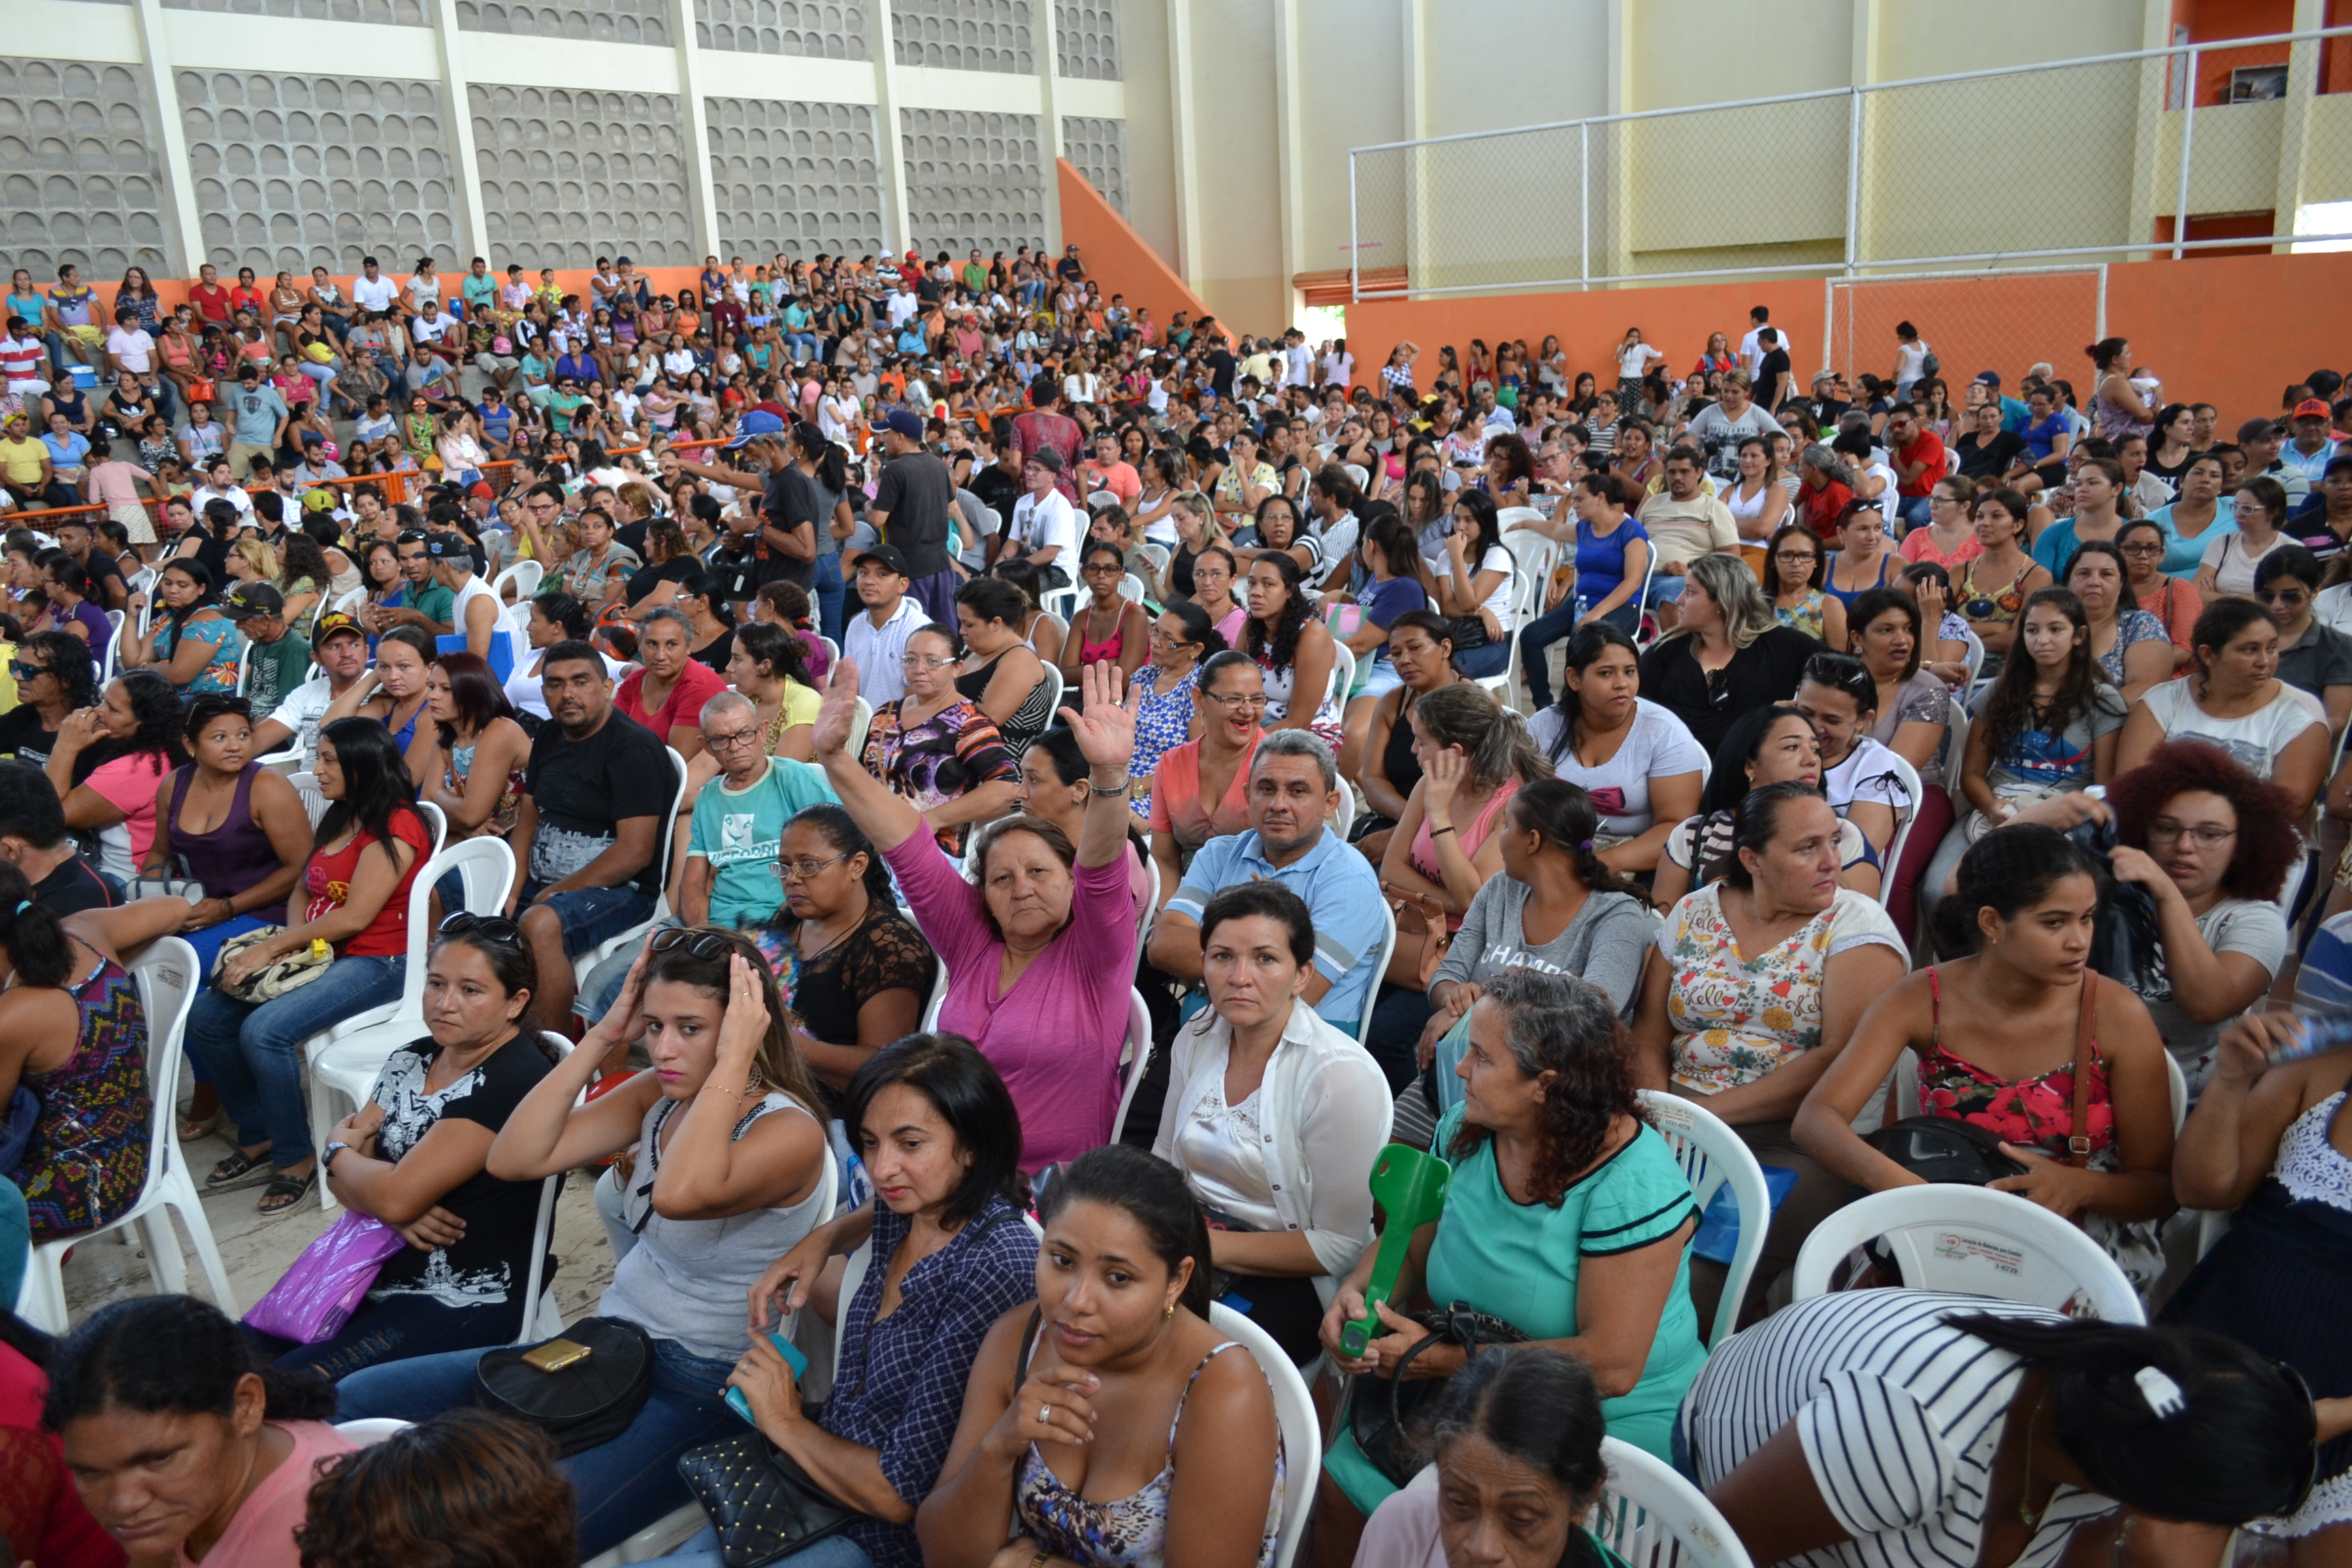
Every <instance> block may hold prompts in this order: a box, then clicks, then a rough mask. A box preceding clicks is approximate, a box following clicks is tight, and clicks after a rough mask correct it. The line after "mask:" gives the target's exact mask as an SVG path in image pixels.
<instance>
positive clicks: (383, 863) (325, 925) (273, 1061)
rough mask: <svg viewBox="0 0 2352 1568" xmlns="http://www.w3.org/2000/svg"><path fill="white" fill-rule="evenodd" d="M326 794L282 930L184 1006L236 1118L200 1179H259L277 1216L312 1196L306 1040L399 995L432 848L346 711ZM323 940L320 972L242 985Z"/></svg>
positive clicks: (328, 765)
mask: <svg viewBox="0 0 2352 1568" xmlns="http://www.w3.org/2000/svg"><path fill="white" fill-rule="evenodd" d="M317 775H318V781H319V791H320V794H321V795H324V796H325V797H326V799H327V803H328V805H327V814H326V816H324V817H322V818H321V819H320V823H319V826H318V828H317V831H316V833H315V835H314V837H313V838H312V840H311V844H312V847H311V851H310V858H309V860H308V861H307V862H306V863H305V865H304V868H303V872H302V876H301V879H300V881H299V884H298V885H297V887H296V888H295V889H294V893H293V896H292V897H290V898H289V899H288V900H287V901H286V921H285V925H284V929H283V930H281V931H278V934H276V935H274V936H268V937H265V938H263V939H262V940H261V941H259V942H255V943H253V944H252V945H250V946H248V947H246V948H243V949H241V950H240V951H238V952H236V953H233V954H231V955H229V956H228V957H227V958H226V959H225V960H224V961H223V962H222V963H221V966H220V968H219V970H218V972H217V973H215V975H214V982H215V983H214V984H212V985H209V986H207V987H205V989H204V990H203V991H201V992H199V993H198V994H197V995H196V1000H195V1005H194V1007H193V1008H192V1009H191V1010H190V1012H189V1014H188V1025H187V1041H188V1051H189V1054H190V1055H192V1056H194V1057H195V1058H196V1059H197V1060H199V1061H201V1062H202V1063H203V1064H204V1067H205V1073H206V1074H207V1075H208V1076H209V1077H210V1078H211V1079H212V1081H213V1082H214V1083H215V1084H217V1085H219V1087H220V1097H221V1103H222V1104H223V1105H224V1106H225V1107H226V1108H227V1110H228V1113H229V1114H230V1115H231V1116H232V1117H234V1118H236V1124H237V1135H236V1146H235V1148H234V1149H233V1150H232V1151H231V1152H230V1154H229V1156H228V1158H226V1159H225V1160H223V1161H221V1162H220V1163H218V1164H216V1165H215V1166H214V1167H213V1169H212V1173H210V1174H209V1175H207V1176H206V1177H205V1188H206V1189H207V1190H209V1191H214V1192H220V1191H225V1190H226V1189H228V1188H231V1187H236V1186H242V1185H245V1184H247V1182H250V1181H254V1180H264V1181H266V1182H267V1185H266V1186H264V1187H263V1189H262V1194H261V1199H260V1205H259V1208H260V1212H261V1213H262V1214H263V1215H280V1214H283V1213H285V1212H286V1211H287V1210H288V1209H289V1208H291V1207H292V1206H293V1205H295V1204H297V1203H299V1202H300V1201H301V1200H302V1198H303V1197H305V1196H306V1195H308V1194H309V1193H310V1185H311V1182H312V1180H313V1179H314V1177H315V1176H316V1174H317V1173H316V1172H315V1170H314V1169H313V1168H312V1166H313V1162H312V1160H311V1157H310V1147H311V1145H310V1103H309V1101H308V1100H307V1099H306V1098H305V1097H304V1095H303V1093H302V1083H301V1078H302V1073H301V1068H302V1042H303V1041H305V1040H307V1039H309V1038H310V1037H311V1036H312V1035H315V1034H317V1033H319V1032H320V1030H322V1029H326V1028H331V1027H332V1026H334V1025H336V1024H338V1023H341V1021H342V1020H343V1019H345V1018H348V1017H350V1016H352V1015H353V1014H355V1013H361V1012H364V1011H366V1010H367V1009H368V1008H370V1007H374V1006H379V1005H383V1004H385V1003H389V1002H394V1001H397V1000H398V999H399V997H400V992H401V983H402V979H403V974H404V970H405V968H406V966H407V956H408V894H409V885H410V883H411V882H412V881H414V880H415V876H416V872H417V869H418V868H419V867H421V866H422V865H423V864H424V863H425V859H426V858H427V857H429V856H430V855H431V854H432V850H433V835H432V831H431V829H429V828H427V827H426V826H425V820H424V818H423V817H421V816H418V815H417V812H416V809H415V806H414V805H412V804H411V790H410V786H409V783H408V774H407V772H406V770H405V768H404V766H403V765H402V763H401V758H400V753H399V752H396V751H394V749H393V745H392V738H391V736H390V735H388V734H387V733H386V732H385V731H384V728H383V725H381V724H379V723H377V722H376V721H374V720H372V719H356V718H354V719H338V720H335V721H332V722H331V723H328V724H326V725H324V726H322V727H321V728H320V731H319V761H318V767H317ZM316 943H323V944H325V945H326V946H327V947H328V948H329V949H330V950H331V952H332V953H333V957H332V959H331V962H330V963H328V965H327V967H326V970H325V972H324V973H321V974H320V975H319V976H318V977H317V978H316V979H314V980H312V981H311V982H310V983H309V984H303V985H299V986H297V987H295V988H294V989H292V990H289V991H286V992H283V993H281V994H278V995H277V996H274V997H272V998H270V999H269V1000H268V1001H264V1002H246V1001H240V1000H238V999H237V998H236V997H234V996H232V995H230V994H229V993H228V992H227V991H226V990H225V989H223V987H224V986H229V985H236V984H241V983H242V982H244V981H246V980H247V979H249V978H250V977H252V976H254V975H257V974H258V973H261V972H262V971H263V970H265V969H267V968H268V966H269V965H271V964H274V963H279V962H280V961H282V960H285V959H289V958H293V957H296V956H298V955H300V954H303V953H305V952H310V951H311V950H312V948H313V945H314V944H316Z"/></svg>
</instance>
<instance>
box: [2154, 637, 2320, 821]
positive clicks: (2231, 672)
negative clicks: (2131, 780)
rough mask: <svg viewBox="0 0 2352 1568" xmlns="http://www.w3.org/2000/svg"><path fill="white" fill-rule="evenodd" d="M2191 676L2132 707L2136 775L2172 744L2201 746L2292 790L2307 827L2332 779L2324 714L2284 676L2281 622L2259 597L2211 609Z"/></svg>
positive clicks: (2196, 644) (2196, 643)
mask: <svg viewBox="0 0 2352 1568" xmlns="http://www.w3.org/2000/svg"><path fill="white" fill-rule="evenodd" d="M2189 645H2190V657H2191V658H2192V659H2193V661H2194V662H2193V663H2192V664H2191V665H2190V667H2189V673H2188V674H2187V675H2184V676H2182V677H2181V678H2180V679H2178V680H2168V681H2166V682H2164V683H2163V684H2162V685H2160V686H2152V687H2150V688H2149V689H2148V690H2147V695H2146V696H2144V697H2142V698H2141V699H2140V700H2138V701H2137V702H2135V703H2133V704H2132V705H2131V712H2130V714H2129V715H2128V716H2127V717H2126V719H2125V720H2124V730H2123V734H2122V736H2121V738H2120V739H2119V740H2118V741H2117V742H2116V765H2115V772H2116V773H2128V772H2129V771H2130V770H2132V769H2133V768H2136V767H2137V766H2139V765H2140V763H2144V762H2146V761H2147V759H2148V757H2149V756H2150V755H2151V754H2152V753H2153V752H2155V751H2156V749H2157V747H2158V746H2160V745H2162V744H2164V743H2165V742H2168V741H2202V742H2205V743H2206V744H2207V745H2210V746H2217V747H2219V748H2220V749H2221V750H2222V751H2224V752H2228V753H2229V754H2230V755H2231V757H2232V758H2234V759H2236V761H2237V762H2238V763H2239V764H2240V765H2241V766H2242V767H2243V768H2244V769H2245V770H2246V771H2247V772H2248V773H2252V774H2253V775H2254V776H2255V777H2256V778H2258V779H2268V780H2269V781H2270V782H2271V783H2273V784H2276V785H2278V787H2279V788H2280V789H2282V790H2284V792H2285V793H2286V797H2287V805H2289V806H2290V807H2291V808H2292V809H2293V811H2294V816H2295V819H2296V820H2297V821H2300V820H2301V819H2302V818H2303V816H2304V814H2305V813H2306V812H2308V811H2309V810H2310V809H2311V803H2312V802H2313V801H2315V800H2316V799H2317V798H2318V797H2319V791H2320V787H2321V786H2322V785H2323V784H2326V782H2327V758H2328V750H2329V747H2328V737H2327V721H2326V710H2323V709H2322V708H2321V707H2320V705H2319V700H2318V699H2317V698H2315V697H2314V696H2312V695H2311V694H2310V693H2309V692H2306V691H2304V690H2301V689H2297V688H2295V687H2293V686H2289V685H2288V684H2287V683H2286V682H2285V681H2284V680H2281V679H2278V655H2279V632H2278V623H2277V622H2276V621H2274V620H2273V619H2272V618H2271V613H2270V612H2269V611H2268V610H2265V609H2264V608H2263V607H2262V605H2258V604H2255V603H2254V602H2253V601H2252V600H2251V599H2239V598H2225V599H2221V600H2217V601H2216V602H2214V603H2213V604H2211V605H2208V606H2207V607H2206V609H2205V612H2204V614H2202V615H2200V616H2198V617H2197V627H2196V629H2195V630H2194V631H2192V632H2191V633H2189Z"/></svg>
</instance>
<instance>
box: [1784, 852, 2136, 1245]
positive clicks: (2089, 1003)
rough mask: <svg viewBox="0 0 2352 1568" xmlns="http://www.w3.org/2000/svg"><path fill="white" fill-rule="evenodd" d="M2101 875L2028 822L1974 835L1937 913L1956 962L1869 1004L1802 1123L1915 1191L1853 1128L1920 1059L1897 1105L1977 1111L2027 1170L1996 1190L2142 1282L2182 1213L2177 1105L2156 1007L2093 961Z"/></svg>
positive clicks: (1879, 1177)
mask: <svg viewBox="0 0 2352 1568" xmlns="http://www.w3.org/2000/svg"><path fill="white" fill-rule="evenodd" d="M2100 880H2101V879H2100V874H2099V870H2098V868H2097V866H2096V865H2095V862H2094V861H2093V860H2092V858H2091V857H2090V855H2089V854H2088V852H2086V851H2085V850H2084V849H2083V848H2082V847H2079V846H2078V845H2076V844H2075V842H2074V840H2073V839H2072V838H2070V837H2067V836H2066V835H2065V834H2063V833H2061V832H2059V831H2058V830H2057V829H2056V828H2054V827H2045V826H2042V825H2041V824H2039V823H2017V824H2012V825H2011V826H2007V827H1997V828H1995V829H1993V830H1992V831H1991V832H1990V833H1988V834H1986V835H1985V836H1984V837H1982V838H1980V839H1979V840H1977V842H1976V844H1975V845H1974V846H1973V847H1970V848H1969V852H1968V853H1967V854H1966V855H1965V856H1963V857H1961V858H1960V864H1959V871H1958V889H1957V890H1956V891H1954V892H1953V893H1951V894H1949V895H1948V896H1947V897H1945V898H1944V899H1943V900H1942V901H1940V902H1939V903H1937V906H1936V910H1935V914H1934V916H1933V918H1932V921H1931V924H1932V927H1933V937H1934V942H1935V947H1936V951H1937V953H1939V954H1949V955H1952V961H1951V962H1947V963H1937V964H1930V965H1929V966H1928V968H1927V973H1924V974H1914V975H1912V976H1911V977H1909V978H1908V979H1906V980H1904V981H1902V982H1900V983H1899V984H1895V985H1894V986H1893V988H1892V989H1886V990H1885V994H1881V995H1877V997H1876V1000H1875V1001H1872V1002H1870V1003H1869V1012H1868V1013H1867V1015H1866V1016H1864V1018H1863V1020H1862V1022H1861V1025H1860V1026H1858V1027H1857V1028H1855V1030H1854V1032H1853V1044H1852V1045H1851V1046H1849V1047H1847V1048H1846V1049H1845V1051H1844V1052H1843V1053H1842V1054H1841V1055H1840V1056H1839V1057H1838V1058H1837V1059H1836V1060H1835V1061H1833V1062H1832V1063H1831V1064H1830V1067H1829V1070H1828V1071H1827V1072H1826V1073H1824V1074H1822V1078H1821V1080H1820V1081H1819V1082H1818V1083H1817V1084H1816V1085H1814V1087H1813V1089H1812V1091H1811V1094H1809V1095H1808V1096H1807V1097H1806V1099H1805V1102H1804V1105H1803V1107H1802V1108H1801V1109H1800V1110H1798V1112H1797V1117H1796V1125H1795V1133H1796V1138H1797V1142H1799V1143H1800V1144H1801V1145H1802V1146H1803V1148H1804V1150H1805V1152H1807V1153H1809V1154H1811V1156H1812V1157H1813V1158H1814V1159H1816V1160H1818V1161H1820V1162H1821V1163H1822V1166H1823V1167H1824V1168H1826V1169H1827V1170H1828V1171H1830V1172H1831V1173H1832V1174H1834V1175H1836V1176H1839V1177H1842V1178H1843V1179H1844V1180H1846V1181H1848V1182H1852V1183H1853V1184H1856V1185H1858V1186H1862V1187H1866V1188H1868V1189H1869V1190H1870V1191H1872V1192H1883V1191H1885V1190H1886V1189H1887V1188H1890V1187H1902V1186H1909V1185H1912V1184H1915V1183H1916V1182H1917V1181H1918V1180H1919V1178H1918V1177H1917V1176H1916V1175H1913V1174H1912V1173H1910V1172H1909V1171H1907V1170H1906V1169H1904V1168H1903V1167H1902V1166H1901V1165H1898V1164H1896V1163H1895V1162H1894V1161H1893V1160H1891V1159H1889V1158H1887V1157H1886V1156H1885V1154H1882V1153H1880V1152H1878V1151H1877V1150H1875V1149H1873V1148H1872V1147H1871V1146H1870V1145H1869V1144H1867V1143H1865V1142H1863V1141H1862V1137H1861V1135H1860V1134H1859V1133H1857V1132H1855V1131H1854V1130H1853V1119H1854V1118H1855V1117H1857V1116H1859V1115H1861V1114H1862V1112H1863V1110H1864V1108H1865V1107H1867V1106H1868V1105H1870V1104H1871V1103H1873V1101H1874V1100H1875V1099H1876V1098H1877V1096H1878V1093H1879V1086H1880V1085H1882V1084H1883V1083H1885V1081H1886V1075H1887V1074H1888V1073H1890V1072H1892V1071H1893V1070H1894V1068H1895V1062H1896V1060H1897V1059H1898V1058H1900V1057H1901V1056H1902V1054H1903V1053H1904V1052H1905V1051H1906V1050H1908V1051H1911V1052H1914V1053H1915V1054H1916V1056H1917V1057H1918V1059H1919V1063H1920V1067H1919V1089H1918V1100H1917V1102H1916V1104H1909V1105H1897V1106H1895V1107H1894V1108H1893V1109H1894V1110H1895V1113H1896V1114H1897V1115H1900V1116H1946V1117H1950V1118H1952V1119H1954V1120H1956V1121H1971V1122H1974V1123H1976V1124H1977V1125H1978V1126H1979V1127H1981V1128H1983V1129H1985V1130H1986V1131H1990V1132H1991V1133H1993V1134H1994V1135H1995V1136H1997V1137H1998V1138H2000V1140H2001V1143H2000V1149H2001V1152H2003V1153H2004V1154H2007V1155H2008V1156H2009V1157H2010V1158H2011V1159H2012V1160H2015V1161H2016V1162H2017V1163H2019V1164H2021V1165H2022V1166H2024V1167H2025V1170H2024V1173H2023V1174H2021V1175H2015V1176H2003V1177H2000V1179H1998V1180H1996V1181H1994V1182H1992V1183H1991V1184H1990V1185H1992V1186H1994V1187H1997V1188H1999V1189H2000V1190H2001V1191H2003V1192H2011V1193H2015V1194H2018V1195H2019V1196H2021V1197H2023V1198H2026V1199H2028V1200H2029V1201H2031V1202H2033V1203H2037V1204H2040V1205H2042V1207H2044V1208H2047V1209H2049V1210H2051V1211H2052V1212H2053V1213H2055V1214H2057V1215H2059V1216H2060V1217H2061V1218H2063V1219H2069V1220H2073V1221H2074V1222H2075V1223H2076V1224H2078V1225H2080V1226H2082V1227H2083V1228H2084V1230H2085V1231H2087V1232H2089V1233H2090V1236H2091V1238H2092V1239H2093V1240H2095V1241H2096V1242H2098V1243H2099V1244H2100V1245H2101V1246H2102V1247H2105V1248H2106V1250H2107V1254H2108V1256H2109V1257H2111V1258H2114V1259H2115V1260H2116V1263H2117V1265H2119V1266H2120V1267H2121V1268H2122V1269H2123V1271H2124V1272H2125V1274H2126V1275H2127V1276H2129V1277H2130V1278H2131V1280H2132V1282H2133V1283H2134V1284H2135V1285H2137V1286H2138V1287H2139V1288H2140V1289H2142V1290H2143V1291H2145V1290H2147V1289H2148V1288H2149V1287H2151V1286H2153V1285H2154V1284H2155V1283H2156V1280H2157V1279H2158V1276H2159V1275H2160V1274H2161V1273H2162V1271H2163V1268H2164V1254H2163V1249H2162V1247H2160V1246H2159V1245H2158V1239H2157V1234H2156V1226H2157V1222H2158V1221H2160V1220H2162V1219H2163V1218H2165V1216H2167V1215H2169V1214H2171V1213H2172V1211H2173V1209H2174V1207H2175V1206H2176V1205H2175V1204H2174V1202H2173V1195H2172V1098H2171V1089H2170V1087H2169V1085H2168V1081H2167V1074H2166V1070H2165V1065H2164V1041H2163V1040H2162V1038H2161V1037H2158V1034H2157V1032H2156V1024H2155V1021H2154V1020H2153V1019H2151V1018H2150V1017H2149V1016H2148V1012H2147V1004H2145V1003H2143V1002H2142V1001H2141V1000H2140V999H2139V998H2138V997H2137V995H2135V994H2133V993H2132V990H2131V988H2130V987H2129V986H2127V985H2126V984H2122V983H2121V982H2119V981H2114V980H2107V979H2104V978H2102V977H2101V976H2100V974H2099V973H2098V972H2097V971H2096V970H2095V969H2093V968H2091V967H2090V963H2089V960H2090V956H2091V948H2092V925H2093V921H2095V918H2096V916H2097V913H2098V907H2099V890H2100V887H2099V885H2100ZM1751 951H1752V950H1751ZM1873 994H1874V993H1873V992H1871V991H1867V990H1865V991H1864V993H1863V997H1864V999H1867V998H1869V997H1870V996H1871V995H1873ZM2083 1058H2087V1059H2088V1062H2089V1071H2090V1084H2089V1088H2088V1089H2087V1091H2086V1092H2085V1093H2084V1096H2083V1101H2084V1113H2083V1119H2082V1121H2081V1122H2080V1123H2079V1124H2078V1123H2077V1121H2076V1118H2075V1110H2074V1106H2075V1101H2076V1099H2077V1095H2076V1088H2075V1076H2076V1072H2077V1063H2078V1061H2080V1060H2082V1059H2083ZM2077 1138H2079V1139H2080V1140H2081V1141H2082V1142H2081V1144H2080V1145H2077V1144H2076V1143H2075V1142H2074V1140H2076V1139H2077ZM2077 1147H2086V1148H2087V1151H2088V1152H2087V1154H2086V1155H2078V1154H2075V1153H2074V1150H2075V1149H2076V1148H2077ZM2078 1162H2079V1163H2078Z"/></svg>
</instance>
